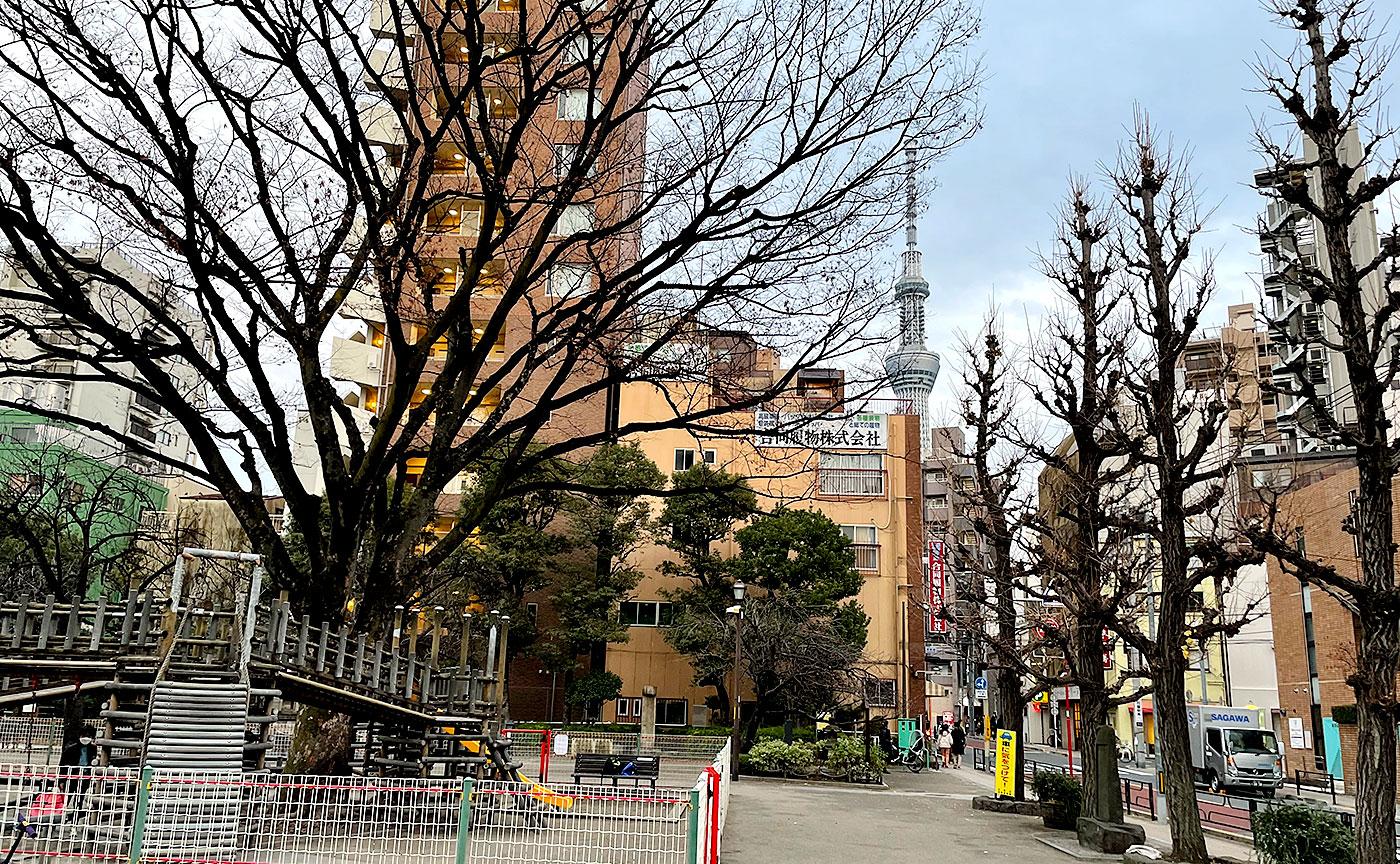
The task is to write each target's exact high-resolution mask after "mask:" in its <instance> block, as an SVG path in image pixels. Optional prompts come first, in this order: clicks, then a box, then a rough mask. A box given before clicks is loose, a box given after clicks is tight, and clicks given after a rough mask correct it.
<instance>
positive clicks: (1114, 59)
mask: <svg viewBox="0 0 1400 864" xmlns="http://www.w3.org/2000/svg"><path fill="white" fill-rule="evenodd" d="M984 18H985V30H984V33H983V36H982V40H981V49H982V51H983V52H984V60H985V65H986V71H987V82H986V85H985V87H984V89H983V102H984V105H985V109H986V126H985V128H984V129H983V130H982V131H981V132H980V133H979V134H978V135H977V136H976V137H975V138H973V139H972V141H970V142H969V143H967V144H965V145H964V146H963V147H962V148H961V149H960V150H958V151H956V152H955V153H954V154H953V155H952V156H950V157H949V158H948V159H947V160H946V161H945V162H944V163H943V164H942V165H940V166H939V167H938V169H937V179H938V183H939V188H938V189H937V190H936V191H935V192H934V193H933V196H932V198H931V199H930V200H929V201H927V202H925V204H926V208H927V210H926V212H925V214H924V216H923V218H922V220H921V222H920V225H919V229H920V231H919V239H920V247H921V248H922V249H923V253H924V256H923V258H924V273H925V276H926V278H927V279H928V280H929V283H930V287H931V296H930V298H929V310H928V312H929V315H928V321H929V331H930V332H929V343H930V347H931V348H933V349H934V350H935V351H937V352H939V353H940V354H941V355H942V357H943V367H944V371H943V373H942V374H941V375H940V376H939V377H940V380H939V382H938V386H937V389H936V390H935V392H934V404H935V407H937V406H939V405H940V404H943V405H946V404H947V400H948V399H949V397H950V396H951V394H952V384H953V379H954V377H955V375H954V371H955V370H954V366H955V364H956V363H957V358H956V356H955V354H956V341H955V337H954V334H955V332H956V331H958V330H960V329H962V330H968V329H975V328H976V327H977V326H978V324H979V322H980V318H981V316H982V315H983V313H984V312H985V310H986V309H987V307H988V304H989V303H990V302H991V301H992V298H993V297H995V299H996V301H997V302H998V304H999V305H1000V306H1001V307H1002V308H1003V310H1004V311H1005V312H1006V313H1007V314H1008V315H1009V316H1011V317H1012V318H1014V319H1017V321H1018V322H1019V323H1018V329H1024V322H1025V320H1026V318H1027V316H1029V319H1030V320H1031V322H1032V325H1033V324H1034V321H1035V319H1036V318H1037V317H1038V315H1039V311H1040V307H1039V303H1040V302H1041V301H1043V299H1044V298H1045V297H1046V296H1047V293H1048V289H1047V288H1046V286H1045V285H1044V282H1043V280H1042V279H1041V278H1040V277H1039V276H1038V274H1037V273H1036V272H1035V269H1034V262H1035V249H1036V248H1037V247H1045V246H1047V241H1048V240H1049V239H1050V238H1051V237H1053V231H1054V218H1053V213H1054V211H1055V209H1056V207H1057V206H1058V204H1059V202H1060V201H1061V199H1062V198H1063V197H1064V194H1065V191H1066V189H1067V180H1068V178H1069V177H1070V175H1071V173H1080V174H1090V175H1097V173H1098V170H1099V165H1100V164H1101V163H1104V162H1107V161H1111V160H1112V159H1113V158H1114V155H1115V153H1116V151H1117V147H1118V143H1119V141H1121V140H1122V139H1123V137H1124V135H1125V131H1126V127H1127V126H1129V125H1130V124H1131V122H1132V113H1133V103H1134V102H1139V103H1141V104H1142V106H1143V107H1144V108H1145V109H1147V111H1148V112H1149V113H1150V115H1151V118H1152V122H1153V125H1154V126H1156V127H1157V129H1158V130H1160V131H1162V132H1170V133H1171V134H1172V135H1173V137H1174V138H1175V141H1176V143H1177V144H1178V145H1186V144H1189V145H1190V147H1191V149H1192V150H1193V152H1194V159H1193V167H1194V173H1195V174H1196V175H1197V176H1198V177H1199V181H1200V182H1199V185H1198V189H1199V190H1200V192H1201V193H1202V199H1203V201H1204V202H1205V203H1206V204H1208V205H1213V206H1216V207H1217V208H1218V209H1217V210H1216V213H1215V216H1214V218H1213V220H1212V222H1211V233H1210V234H1209V235H1208V237H1207V238H1206V242H1207V244H1208V245H1209V246H1211V247H1213V248H1214V249H1215V250H1216V251H1217V252H1218V255H1219V257H1218V263H1217V276H1218V279H1219V282H1220V293H1219V296H1218V303H1217V305H1218V307H1219V309H1220V315H1221V316H1223V314H1224V307H1225V306H1226V305H1228V304H1230V303H1238V302H1245V301H1248V300H1253V299H1256V298H1257V297H1258V287H1257V286H1258V282H1257V280H1253V279H1251V275H1250V274H1252V273H1253V272H1255V271H1257V270H1258V267H1259V262H1258V258H1257V256H1256V254H1255V253H1256V252H1257V251H1258V247H1257V243H1256V241H1255V238H1253V237H1252V236H1250V235H1249V234H1246V233H1245V232H1244V230H1243V228H1244V227H1245V226H1248V225H1252V224H1253V222H1254V219H1255V215H1256V214H1257V212H1258V211H1259V210H1260V209H1262V199H1260V198H1259V196H1258V194H1257V193H1255V192H1254V191H1253V190H1252V189H1250V188H1249V185H1248V184H1249V182H1250V178H1251V175H1252V172H1253V170H1254V168H1255V167H1256V165H1257V164H1258V162H1259V160H1258V158H1257V157H1256V155H1255V153H1254V152H1253V150H1252V146H1251V132H1252V130H1253V124H1254V120H1253V119H1252V116H1251V113H1252V114H1253V115H1254V116H1261V115H1262V116H1265V117H1269V118H1270V119H1271V120H1272V121H1274V122H1277V119H1278V118H1277V115H1271V114H1270V113H1269V108H1270V106H1269V104H1268V100H1267V99H1266V98H1265V97H1263V96H1261V95H1258V94H1254V93H1250V92H1247V91H1248V90H1249V89H1250V88H1252V87H1254V86H1255V85H1256V80H1255V77H1254V74H1253V72H1252V71H1251V69H1250V66H1249V63H1250V62H1251V61H1252V60H1253V59H1254V57H1255V55H1256V52H1258V51H1261V50H1262V49H1263V47H1264V44H1265V40H1266V39H1267V40H1269V41H1270V42H1271V43H1272V44H1275V45H1278V46H1282V47H1285V48H1286V47H1288V46H1290V45H1291V44H1292V35H1293V34H1292V33H1290V32H1288V31H1284V30H1281V29H1279V28H1278V27H1277V26H1276V24H1275V23H1274V21H1273V20H1272V19H1270V17H1269V16H1268V15H1266V14H1265V13H1264V12H1263V11H1262V10H1261V9H1260V7H1259V5H1258V4H1257V3H1256V2H1254V0H1171V2H1169V3H1162V2H1146V0H1055V2H1052V3H1046V2H1044V0H985V8H984ZM1392 35H1393V34H1392ZM1023 310H1024V311H1023ZM1219 323H1222V322H1220V321H1213V322H1209V325H1208V326H1215V325H1217V324H1219Z"/></svg>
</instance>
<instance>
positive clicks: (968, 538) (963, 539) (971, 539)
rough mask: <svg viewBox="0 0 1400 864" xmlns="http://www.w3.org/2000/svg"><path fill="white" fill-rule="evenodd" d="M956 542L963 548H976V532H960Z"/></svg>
mask: <svg viewBox="0 0 1400 864" xmlns="http://www.w3.org/2000/svg"><path fill="white" fill-rule="evenodd" d="M958 542H959V543H961V544H962V545H964V546H976V545H977V532H976V531H964V532H962V533H961V534H959V535H958Z"/></svg>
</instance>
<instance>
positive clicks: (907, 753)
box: [890, 733, 942, 774]
mask: <svg viewBox="0 0 1400 864" xmlns="http://www.w3.org/2000/svg"><path fill="white" fill-rule="evenodd" d="M939 761H940V760H939V758H938V754H937V753H934V754H933V758H932V760H930V759H929V758H928V745H927V744H926V743H925V741H924V736H923V735H922V734H918V733H916V734H915V735H914V737H913V738H911V739H909V746H908V747H904V748H902V749H900V750H899V752H898V753H896V754H894V757H893V758H892V759H890V764H891V765H903V766H904V767H905V768H907V769H909V771H910V772H911V773H914V774H918V773H919V772H920V771H922V770H924V765H925V764H926V763H929V764H932V766H933V769H934V770H935V771H937V770H938V769H939V768H940V767H942V766H941V765H940V764H939Z"/></svg>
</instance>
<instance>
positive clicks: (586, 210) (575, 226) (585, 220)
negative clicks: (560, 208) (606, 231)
mask: <svg viewBox="0 0 1400 864" xmlns="http://www.w3.org/2000/svg"><path fill="white" fill-rule="evenodd" d="M593 216H594V213H593V205H592V204H567V205H565V206H564V212H562V213H560V214H559V221H558V222H557V223H556V224H555V226H554V233H555V234H581V233H583V232H584V231H592V230H593Z"/></svg>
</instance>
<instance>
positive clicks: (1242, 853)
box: [723, 765, 1258, 864]
mask: <svg viewBox="0 0 1400 864" xmlns="http://www.w3.org/2000/svg"><path fill="white" fill-rule="evenodd" d="M885 779H886V783H887V786H886V787H885V788H883V789H881V788H872V787H866V786H848V785H845V784H830V783H804V782H801V781H781V780H763V779H756V778H747V777H746V778H744V779H743V780H740V781H739V782H738V783H736V784H734V786H733V789H732V792H731V798H730V806H729V817H728V824H727V825H726V827H725V833H724V844H723V850H724V851H723V857H724V860H725V862H726V864H828V862H830V864H850V862H852V861H880V862H882V864H906V862H908V864H964V862H967V861H973V860H976V861H985V862H989V864H999V862H1005V864H1067V862H1071V861H1073V860H1074V859H1073V858H1071V857H1069V856H1068V855H1066V854H1065V853H1063V852H1059V851H1056V850H1054V849H1051V848H1050V847H1048V846H1046V845H1045V844H1043V843H1041V842H1040V841H1038V840H1037V839H1036V835H1043V834H1045V833H1046V831H1045V828H1044V826H1042V825H1041V823H1040V820H1039V819H1037V818H1034V817H1025V816H1006V815H1002V814H994V813H983V812H981V811H975V810H973V809H972V797H973V796H974V795H984V794H989V793H990V791H991V789H992V787H993V785H994V780H993V778H992V776H991V775H990V774H985V773H982V772H978V771H973V770H972V768H971V766H970V765H966V766H965V767H963V768H962V769H951V768H947V769H944V770H942V771H925V772H923V773H922V774H909V773H907V772H906V771H904V770H903V769H897V770H895V771H892V772H891V773H889V774H886V775H885ZM1142 824H1143V826H1144V828H1145V830H1146V831H1147V836H1148V839H1149V841H1150V842H1152V843H1153V844H1154V845H1157V846H1159V847H1165V848H1169V847H1170V845H1171V836H1170V831H1169V830H1168V828H1167V826H1166V824H1165V823H1160V822H1144V823H1142ZM1062 836H1064V837H1069V836H1071V835H1068V834H1065V835H1062ZM1207 843H1208V845H1209V848H1210V851H1211V853H1212V854H1214V855H1227V856H1229V857H1231V858H1236V859H1238V860H1241V861H1254V860H1258V859H1257V857H1256V856H1255V853H1254V850H1253V848H1251V847H1248V846H1244V845H1242V844H1239V843H1232V842H1230V841H1227V840H1223V839H1219V838H1215V837H1211V838H1208V840H1207Z"/></svg>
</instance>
